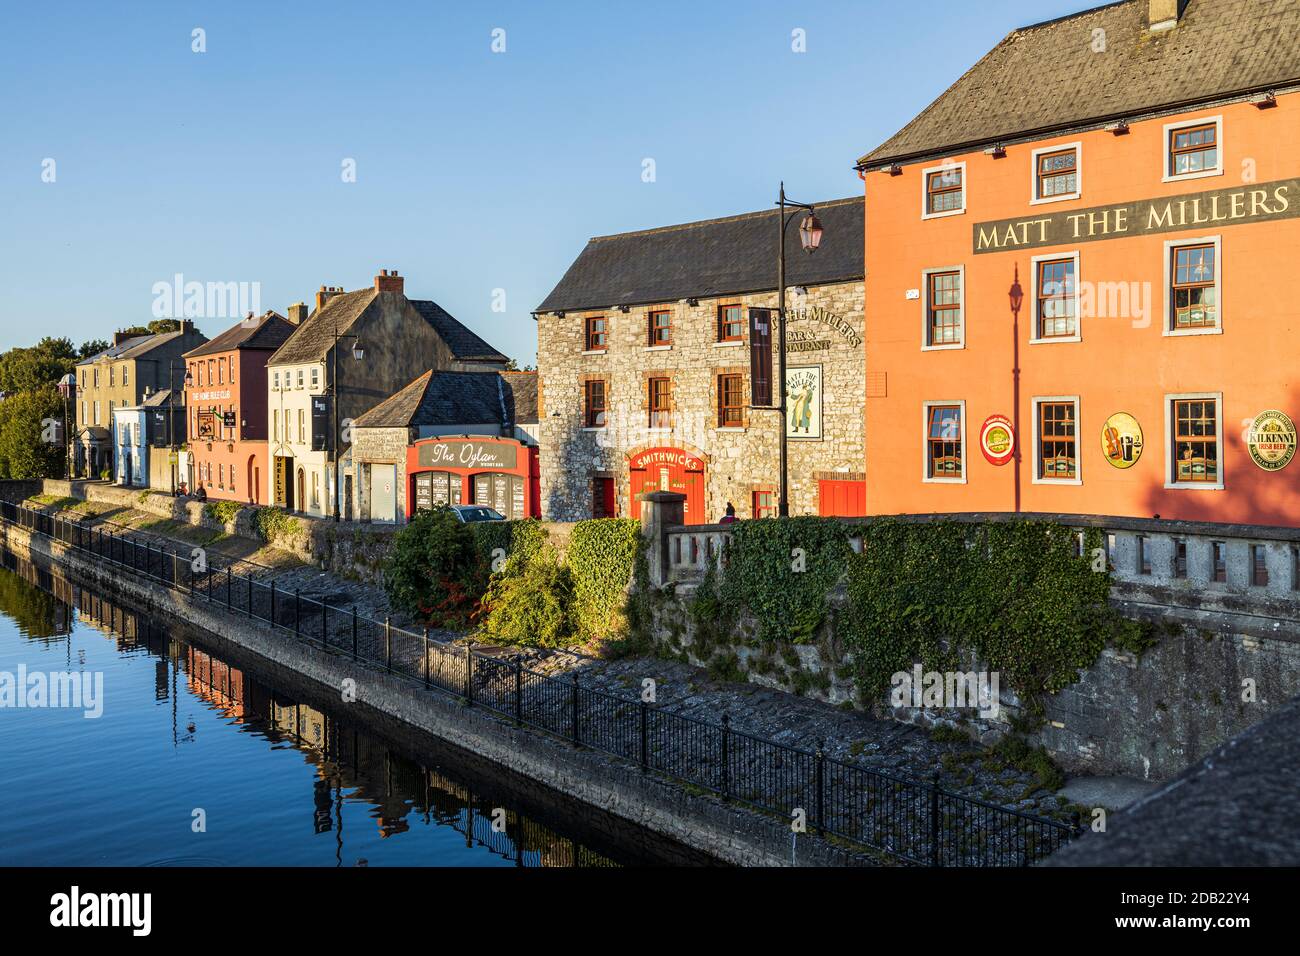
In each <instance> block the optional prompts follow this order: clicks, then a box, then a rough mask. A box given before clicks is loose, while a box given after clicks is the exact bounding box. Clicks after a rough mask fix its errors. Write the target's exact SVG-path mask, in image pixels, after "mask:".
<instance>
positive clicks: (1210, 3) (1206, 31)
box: [858, 0, 1300, 166]
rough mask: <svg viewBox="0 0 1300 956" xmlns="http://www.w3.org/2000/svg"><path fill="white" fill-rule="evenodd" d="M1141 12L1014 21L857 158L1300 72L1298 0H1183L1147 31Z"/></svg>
mask: <svg viewBox="0 0 1300 956" xmlns="http://www.w3.org/2000/svg"><path fill="white" fill-rule="evenodd" d="M1147 11H1148V0H1123V2H1120V3H1112V4H1108V5H1107V6H1103V7H1096V8H1094V9H1091V10H1084V11H1082V12H1080V13H1076V14H1072V15H1071V16H1067V17H1061V18H1059V19H1056V20H1051V21H1048V22H1046V23H1040V24H1036V25H1034V26H1028V27H1022V28H1021V29H1018V30H1013V31H1012V32H1011V33H1009V34H1008V35H1007V37H1006V38H1005V39H1004V40H1003V41H1002V42H1001V43H999V44H998V45H997V46H996V47H994V48H993V49H992V50H991V51H990V52H989V53H988V54H987V55H985V56H984V58H983V59H981V60H980V61H979V62H978V63H976V64H975V65H974V66H973V67H971V68H970V69H969V70H968V71H967V72H966V73H965V74H964V75H963V76H962V77H961V78H960V79H958V80H957V82H956V83H954V84H953V85H952V86H951V87H949V89H948V90H947V92H945V93H944V94H943V95H942V96H940V97H939V98H938V99H937V100H935V101H934V102H933V103H931V104H930V105H929V106H927V107H926V108H925V110H923V111H922V112H921V113H920V115H918V116H917V117H916V118H915V119H913V120H912V121H911V122H910V123H908V124H907V125H906V126H905V127H903V129H902V130H901V131H899V132H898V133H896V134H895V135H894V136H893V137H891V138H890V139H889V140H887V141H886V142H885V143H884V144H882V145H881V146H878V147H877V148H876V149H874V150H872V151H871V152H869V153H867V154H866V155H865V156H863V157H862V158H861V159H860V160H858V162H859V163H860V164H862V165H866V166H873V165H886V164H889V163H895V162H904V161H910V160H913V159H919V158H921V157H925V156H932V155H939V154H944V153H957V152H966V151H969V150H971V149H975V148H978V147H981V146H985V145H989V144H992V143H996V142H1000V141H1008V140H1011V139H1013V138H1018V139H1029V138H1040V137H1042V136H1045V135H1048V134H1050V133H1051V132H1053V131H1057V130H1066V129H1072V128H1078V127H1083V126H1088V125H1096V124H1098V123H1102V122H1104V121H1108V120H1111V119H1118V118H1120V117H1123V116H1134V115H1137V114H1141V113H1150V112H1158V111H1160V110H1162V109H1172V108H1175V107H1178V108H1190V107H1192V106H1195V105H1196V104H1200V103H1209V102H1214V101H1217V100H1224V99H1231V98H1233V97H1234V96H1239V95H1244V94H1246V93H1250V92H1256V91H1261V90H1269V89H1280V88H1282V87H1284V86H1286V85H1288V84H1291V83H1294V82H1297V81H1300V43H1297V42H1296V36H1297V35H1300V0H1187V3H1186V5H1185V8H1184V10H1183V14H1182V16H1181V18H1180V19H1179V22H1178V26H1176V27H1174V28H1173V29H1171V30H1163V31H1160V32H1157V33H1150V32H1148V30H1147ZM1099 29H1100V30H1104V31H1105V34H1104V36H1105V42H1106V50H1105V52H1102V53H1097V52H1094V51H1093V49H1092V41H1093V37H1094V35H1095V34H1094V31H1095V30H1099Z"/></svg>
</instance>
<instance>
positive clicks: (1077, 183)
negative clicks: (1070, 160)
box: [1029, 140, 1083, 206]
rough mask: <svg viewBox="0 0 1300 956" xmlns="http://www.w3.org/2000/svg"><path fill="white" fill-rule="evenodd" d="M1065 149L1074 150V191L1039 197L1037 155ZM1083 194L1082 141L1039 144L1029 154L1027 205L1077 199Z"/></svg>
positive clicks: (1061, 151)
mask: <svg viewBox="0 0 1300 956" xmlns="http://www.w3.org/2000/svg"><path fill="white" fill-rule="evenodd" d="M1067 149H1072V150H1074V192H1072V193H1066V194H1065V195H1062V196H1048V197H1046V198H1039V195H1038V157H1039V156H1042V155H1043V154H1044V153H1063V152H1065V151H1066V150H1067ZM1082 196H1083V143H1082V142H1081V141H1077V140H1076V141H1075V142H1073V143H1058V144H1057V145H1055V146H1040V147H1039V148H1038V149H1036V150H1034V151H1033V152H1031V153H1030V154H1029V205H1031V206H1041V205H1043V204H1044V203H1053V202H1065V201H1066V200H1069V199H1079V198H1081V197H1082Z"/></svg>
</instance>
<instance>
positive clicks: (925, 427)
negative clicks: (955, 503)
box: [921, 398, 970, 485]
mask: <svg viewBox="0 0 1300 956" xmlns="http://www.w3.org/2000/svg"><path fill="white" fill-rule="evenodd" d="M938 405H956V406H957V407H958V408H959V409H961V477H960V478H931V477H930V409H932V408H934V407H935V406H938ZM969 461H970V445H969V444H968V443H967V441H966V399H964V398H963V399H954V398H949V399H935V400H933V401H927V402H922V403H921V481H922V482H924V483H925V484H927V485H964V484H966V476H967V474H968V471H967V467H966V464H967V462H969Z"/></svg>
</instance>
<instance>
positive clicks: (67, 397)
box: [59, 372, 77, 481]
mask: <svg viewBox="0 0 1300 956" xmlns="http://www.w3.org/2000/svg"><path fill="white" fill-rule="evenodd" d="M76 390H77V375H76V373H75V372H69V373H68V374H67V375H65V376H63V378H61V379H59V394H60V395H62V396H63V440H64V442H65V443H66V444H67V446H68V461H67V469H66V470H65V471H64V474H65V475H66V476H67V478H68V480H69V481H71V480H72V428H71V427H70V426H71V421H70V419H69V416H68V403H69V402H70V401H71V399H72V396H73V393H75V392H76Z"/></svg>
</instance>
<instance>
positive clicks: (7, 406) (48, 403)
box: [0, 386, 67, 480]
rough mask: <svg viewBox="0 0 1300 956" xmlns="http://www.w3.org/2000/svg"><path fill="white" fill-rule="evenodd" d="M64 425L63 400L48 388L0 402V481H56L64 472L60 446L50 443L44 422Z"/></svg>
mask: <svg viewBox="0 0 1300 956" xmlns="http://www.w3.org/2000/svg"><path fill="white" fill-rule="evenodd" d="M50 421H53V422H59V423H61V422H62V421H63V399H62V398H61V397H60V395H59V393H58V391H56V390H55V389H54V388H53V387H51V386H45V387H43V388H38V389H34V390H31V391H24V392H18V393H17V394H15V395H8V396H7V397H6V398H5V399H4V401H0V479H19V480H21V479H28V478H57V477H61V476H62V475H63V472H64V465H65V462H66V459H65V456H66V454H67V453H66V451H65V450H64V446H63V444H61V443H60V442H58V441H57V440H56V441H53V442H51V441H50V440H49V439H50V438H52V437H54V435H55V433H53V432H51V431H48V430H47V426H46V423H47V422H50Z"/></svg>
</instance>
